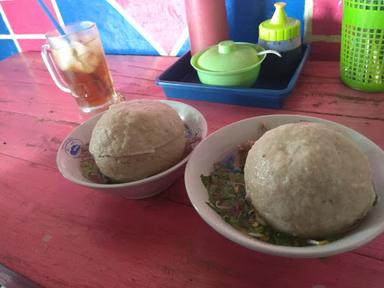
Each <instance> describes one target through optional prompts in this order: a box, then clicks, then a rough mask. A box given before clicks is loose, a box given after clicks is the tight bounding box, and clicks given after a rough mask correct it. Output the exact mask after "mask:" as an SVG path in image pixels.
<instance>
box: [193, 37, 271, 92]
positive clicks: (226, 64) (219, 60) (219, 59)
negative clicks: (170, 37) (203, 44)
mask: <svg viewBox="0 0 384 288" xmlns="http://www.w3.org/2000/svg"><path fill="white" fill-rule="evenodd" d="M262 51H265V49H264V48H262V47H261V46H259V45H256V44H252V43H243V42H233V41H230V40H227V41H222V42H220V43H219V44H217V45H214V46H211V47H209V48H207V49H205V50H202V51H200V52H199V53H197V54H195V55H193V56H192V58H191V65H192V66H193V68H195V69H196V71H197V75H198V77H199V80H200V81H201V83H204V84H208V85H216V86H239V87H252V86H253V84H254V83H255V81H256V80H257V78H258V76H259V73H260V65H261V63H262V62H263V61H264V59H265V57H266V55H265V54H263V55H259V54H258V53H261V52H262ZM265 52H268V51H265Z"/></svg>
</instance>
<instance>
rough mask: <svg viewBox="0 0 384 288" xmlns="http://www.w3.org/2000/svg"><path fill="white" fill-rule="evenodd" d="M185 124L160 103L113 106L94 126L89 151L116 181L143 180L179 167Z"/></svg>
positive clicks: (138, 102)
mask: <svg viewBox="0 0 384 288" xmlns="http://www.w3.org/2000/svg"><path fill="white" fill-rule="evenodd" d="M185 142H186V138H185V133H184V123H183V121H182V120H181V119H180V117H179V115H178V114H177V112H176V111H175V110H173V109H172V108H171V107H170V106H168V105H166V104H164V103H161V102H160V101H150V100H132V101H127V102H122V103H119V104H116V105H112V106H111V107H110V109H109V110H108V111H107V112H105V113H104V114H103V116H101V118H100V119H99V120H98V122H97V124H96V125H95V127H94V129H93V131H92V136H91V141H90V143H89V151H90V153H91V154H92V156H93V157H94V159H95V162H96V165H97V166H98V168H99V169H100V171H101V172H102V173H103V174H104V175H106V176H108V177H109V178H111V179H112V180H114V181H116V182H128V181H134V180H139V179H143V178H146V177H149V176H152V175H154V174H156V173H159V172H161V171H164V170H166V169H168V168H170V167H171V166H173V165H174V164H176V163H177V162H178V161H179V160H181V157H182V155H183V153H184V150H185Z"/></svg>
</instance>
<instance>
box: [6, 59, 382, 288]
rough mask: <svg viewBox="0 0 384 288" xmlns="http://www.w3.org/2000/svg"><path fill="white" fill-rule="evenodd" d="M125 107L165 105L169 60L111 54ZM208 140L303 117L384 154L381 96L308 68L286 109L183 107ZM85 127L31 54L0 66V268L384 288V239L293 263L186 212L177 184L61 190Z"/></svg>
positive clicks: (89, 277) (92, 278)
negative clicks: (133, 193)
mask: <svg viewBox="0 0 384 288" xmlns="http://www.w3.org/2000/svg"><path fill="white" fill-rule="evenodd" d="M108 61H109V63H110V68H111V71H112V76H113V78H114V82H115V85H116V88H117V90H119V91H121V92H123V93H124V94H125V95H126V97H127V98H128V99H133V98H156V99H158V98H164V94H163V92H162V90H161V89H160V88H159V87H156V86H155V84H154V80H155V78H156V77H157V76H158V75H159V74H160V73H161V72H162V71H163V70H164V69H166V68H167V67H168V66H169V65H170V64H171V63H173V62H174V61H175V58H167V57H147V56H145V57H144V56H109V58H108ZM185 102H186V103H188V104H191V105H193V106H194V107H196V108H197V109H199V110H200V111H201V112H202V113H203V114H204V116H205V117H206V119H207V121H208V125H209V131H210V132H212V131H214V130H216V129H218V128H220V127H222V126H224V125H226V124H229V123H231V122H233V121H237V120H240V119H244V118H247V117H252V116H257V115H264V114H274V113H289V114H305V115H312V116H315V117H321V118H325V119H329V120H332V121H336V122H339V123H341V124H344V125H347V126H349V127H351V128H353V129H355V130H357V131H359V132H360V133H362V134H364V135H365V136H367V137H368V138H370V139H371V140H373V141H374V142H376V143H377V144H378V145H379V146H381V147H382V148H384V103H383V102H384V95H383V94H366V93H361V92H357V91H353V90H351V89H348V88H346V87H344V86H343V85H342V84H340V81H339V79H338V63H336V62H308V63H307V64H306V66H305V68H304V71H303V73H302V75H301V77H300V80H299V82H298V85H297V87H296V89H295V91H294V93H293V94H292V95H291V96H290V97H288V99H287V101H286V103H285V105H284V109H282V110H269V109H259V108H253V107H240V106H231V105H222V104H216V103H205V102H192V101H185ZM84 119H85V117H84V116H83V115H82V114H80V112H79V111H78V110H77V107H76V104H75V102H74V101H73V99H72V98H71V97H70V96H68V95H66V94H64V93H62V92H61V91H59V90H58V89H57V88H56V87H55V86H54V84H53V82H52V80H51V79H50V76H49V74H48V73H47V71H46V68H45V67H44V66H43V63H42V60H41V58H40V55H39V54H38V53H30V54H22V55H17V56H14V57H12V58H9V59H7V60H5V61H2V62H0V263H2V264H4V265H6V266H8V267H9V268H11V269H12V270H15V271H17V272H19V273H21V274H24V275H25V276H27V277H28V278H30V279H32V280H34V281H36V282H37V283H39V284H41V285H42V286H45V287H76V288H86V287H108V288H110V287H238V288H241V287H244V288H245V287H295V288H297V287H310V288H325V287H359V288H360V287H380V288H382V287H384V262H383V261H384V236H381V237H378V238H376V239H375V240H374V241H372V242H370V243H369V244H367V245H365V246H363V247H361V248H359V249H357V250H355V251H352V252H349V253H344V254H342V255H338V256H334V257H329V258H323V259H289V258H283V257H276V256H270V255H265V254H261V253H258V252H254V251H251V250H248V249H246V248H243V247H241V246H239V245H237V244H235V243H233V242H230V241H229V240H227V239H225V238H223V237H222V236H220V235H219V234H217V233H216V232H215V231H213V230H212V229H211V228H210V227H209V226H208V225H207V224H205V222H203V220H202V219H201V218H200V217H199V216H198V214H197V213H196V212H195V210H194V209H193V207H192V206H191V204H190V202H189V200H188V197H187V194H186V191H185V188H184V182H183V179H179V180H178V181H177V182H176V183H175V184H174V185H173V186H172V187H171V188H170V189H169V190H167V191H165V192H164V193H162V194H160V195H158V196H156V197H153V198H150V199H146V200H139V201H138V200H136V201H133V200H127V199H123V198H118V197H112V196H109V195H106V194H103V193H101V192H98V191H94V190H91V189H87V188H84V187H80V186H77V185H75V184H72V183H70V182H68V181H67V180H65V179H64V178H63V177H62V176H61V175H60V173H59V171H58V170H57V168H56V164H55V157H56V151H57V149H58V146H59V144H60V142H61V141H62V140H63V139H64V137H65V136H66V135H67V134H68V133H69V132H70V131H71V130H72V129H73V128H74V127H75V126H76V125H78V124H79V123H81V122H82V121H83V120H84Z"/></svg>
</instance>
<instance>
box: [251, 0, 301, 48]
mask: <svg viewBox="0 0 384 288" xmlns="http://www.w3.org/2000/svg"><path fill="white" fill-rule="evenodd" d="M285 5H286V3H285V2H277V3H275V4H274V6H275V13H274V14H273V16H272V18H271V19H269V20H266V21H264V22H262V23H261V24H260V25H259V39H261V40H264V41H284V40H290V39H293V38H296V37H297V36H299V35H300V21H299V20H297V19H294V18H290V17H287V14H285V11H284V6H285Z"/></svg>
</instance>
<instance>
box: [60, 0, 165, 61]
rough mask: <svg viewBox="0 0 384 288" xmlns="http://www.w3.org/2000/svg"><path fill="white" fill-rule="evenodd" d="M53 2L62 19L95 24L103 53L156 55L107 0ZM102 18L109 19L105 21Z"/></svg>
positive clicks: (150, 46) (67, 21)
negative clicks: (55, 3)
mask: <svg viewBox="0 0 384 288" xmlns="http://www.w3.org/2000/svg"><path fill="white" fill-rule="evenodd" d="M56 2H57V5H58V6H59V8H60V11H61V15H62V17H63V20H64V22H65V23H73V22H77V21H82V20H89V21H92V22H95V23H96V24H97V27H98V29H99V33H100V38H101V41H102V42H103V46H104V50H105V52H106V53H109V54H143V55H159V53H158V52H157V51H156V50H155V49H154V48H153V47H152V45H151V44H150V43H148V41H146V40H145V39H144V38H143V37H142V36H141V35H140V34H139V33H138V32H137V31H136V30H135V29H134V28H133V27H132V26H131V25H130V24H129V23H128V22H127V21H126V20H125V19H124V17H123V16H121V15H120V14H119V13H118V12H117V11H116V10H115V9H114V8H113V7H112V6H111V5H109V4H108V3H107V2H106V1H104V0H93V1H76V0H56ZM84 15H86V16H84ZM105 19H107V20H108V21H104V20H105ZM110 19H113V21H111V20H110Z"/></svg>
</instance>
